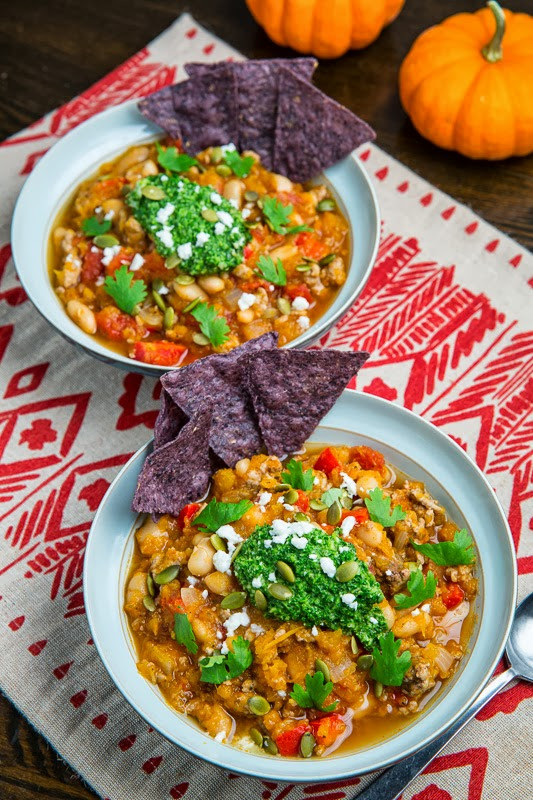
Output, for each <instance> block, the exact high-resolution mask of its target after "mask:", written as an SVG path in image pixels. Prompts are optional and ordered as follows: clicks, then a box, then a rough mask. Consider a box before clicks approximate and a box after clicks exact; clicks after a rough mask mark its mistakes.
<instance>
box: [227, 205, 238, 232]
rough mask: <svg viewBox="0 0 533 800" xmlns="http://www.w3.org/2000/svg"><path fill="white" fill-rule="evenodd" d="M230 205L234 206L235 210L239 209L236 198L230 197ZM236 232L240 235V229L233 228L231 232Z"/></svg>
mask: <svg viewBox="0 0 533 800" xmlns="http://www.w3.org/2000/svg"><path fill="white" fill-rule="evenodd" d="M228 203H229V204H230V206H233V208H239V202H238V200H235V198H233V197H230V199H229V200H228ZM235 231H236V232H237V233H239V229H238V228H232V231H231V232H232V233H234V232H235Z"/></svg>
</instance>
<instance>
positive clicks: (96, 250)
mask: <svg viewBox="0 0 533 800" xmlns="http://www.w3.org/2000/svg"><path fill="white" fill-rule="evenodd" d="M99 252H100V248H99V247H95V246H94V244H93V246H92V247H91V253H99Z"/></svg>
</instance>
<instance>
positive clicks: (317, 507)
mask: <svg viewBox="0 0 533 800" xmlns="http://www.w3.org/2000/svg"><path fill="white" fill-rule="evenodd" d="M309 506H310V507H311V508H312V509H313V511H325V510H326V508H327V505H326V504H325V503H323V502H322V500H310V501H309Z"/></svg>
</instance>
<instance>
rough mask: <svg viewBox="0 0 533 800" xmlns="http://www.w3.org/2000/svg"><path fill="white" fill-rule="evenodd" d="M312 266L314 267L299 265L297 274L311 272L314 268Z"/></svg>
mask: <svg viewBox="0 0 533 800" xmlns="http://www.w3.org/2000/svg"><path fill="white" fill-rule="evenodd" d="M312 266H313V265H312V264H298V266H297V267H296V271H297V272H309V270H310V269H311V268H312Z"/></svg>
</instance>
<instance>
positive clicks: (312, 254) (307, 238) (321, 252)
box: [295, 233, 329, 261]
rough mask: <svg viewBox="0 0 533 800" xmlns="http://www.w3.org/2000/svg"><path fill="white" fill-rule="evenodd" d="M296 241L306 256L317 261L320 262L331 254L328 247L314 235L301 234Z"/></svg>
mask: <svg viewBox="0 0 533 800" xmlns="http://www.w3.org/2000/svg"><path fill="white" fill-rule="evenodd" d="M295 241H296V247H298V248H299V249H300V250H301V251H302V253H303V254H304V256H307V258H313V259H314V260H315V261H320V259H321V258H323V257H324V256H325V255H326V254H327V253H328V252H329V250H328V246H327V245H325V244H324V243H323V242H321V241H320V239H317V237H316V236H315V235H314V234H312V233H299V234H298V236H297V237H296V240H295Z"/></svg>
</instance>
